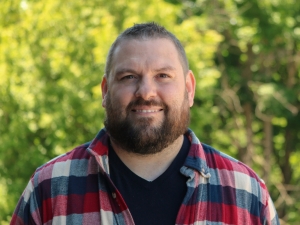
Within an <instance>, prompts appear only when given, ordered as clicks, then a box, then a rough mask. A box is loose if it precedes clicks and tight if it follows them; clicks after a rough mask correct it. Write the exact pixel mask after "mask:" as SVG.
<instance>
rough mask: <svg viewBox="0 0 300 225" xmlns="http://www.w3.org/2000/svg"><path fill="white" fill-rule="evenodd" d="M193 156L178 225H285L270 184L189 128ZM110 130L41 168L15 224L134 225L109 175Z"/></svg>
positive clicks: (20, 205)
mask: <svg viewBox="0 0 300 225" xmlns="http://www.w3.org/2000/svg"><path fill="white" fill-rule="evenodd" d="M186 135H187V136H188V138H189V140H190V141H191V148H190V151H189V155H188V157H187V159H186V161H185V164H184V166H183V167H182V168H181V173H182V174H184V175H185V176H187V177H189V179H188V181H187V187H188V191H187V193H186V196H185V198H184V200H183V202H182V205H181V207H180V210H179V212H178V215H177V219H176V224H199V225H200V224H210V225H217V224H218V225H219V224H238V225H241V224H243V225H244V224H246V225H251V224H253V225H254V224H255V225H258V224H279V221H278V217H277V213H276V211H275V208H274V205H273V203H272V200H271V199H270V196H269V193H268V191H267V188H266V186H265V184H264V183H263V182H262V181H261V179H259V177H258V176H257V175H256V174H255V173H254V172H253V171H252V170H251V169H250V168H249V167H247V166H246V165H244V164H242V163H241V162H239V161H237V160H235V159H233V158H231V157H229V156H227V155H225V154H223V153H221V152H219V151H216V150H215V149H213V148H212V147H210V146H208V145H205V144H201V143H200V142H199V140H198V139H197V137H196V136H195V134H194V133H193V132H192V131H191V130H189V131H188V132H187V133H186ZM108 138H109V136H108V135H107V133H106V131H105V129H103V130H101V131H100V132H99V134H98V135H97V137H96V138H95V139H94V140H93V141H92V142H91V143H87V144H84V145H81V146H79V147H77V148H75V149H74V150H72V151H70V152H68V153H66V154H64V155H61V156H59V157H57V158H55V159H53V160H51V161H49V162H48V163H46V164H45V165H43V166H41V167H40V168H38V169H37V170H36V171H35V173H34V174H33V176H32V177H31V179H30V181H29V183H28V185H27V187H26V189H25V190H24V192H23V195H22V196H21V198H20V200H19V203H18V205H17V207H16V209H15V212H14V214H13V217H12V221H11V224H13V225H15V224H16V225H17V224H18V225H22V224H103V225H117V224H119V225H133V224H134V221H133V219H132V216H131V214H130V211H129V209H128V207H127V205H126V203H125V202H124V200H123V198H122V196H121V194H120V193H119V191H118V190H117V189H116V187H115V185H114V184H113V182H112V181H111V179H110V177H109V165H108V145H107V143H108Z"/></svg>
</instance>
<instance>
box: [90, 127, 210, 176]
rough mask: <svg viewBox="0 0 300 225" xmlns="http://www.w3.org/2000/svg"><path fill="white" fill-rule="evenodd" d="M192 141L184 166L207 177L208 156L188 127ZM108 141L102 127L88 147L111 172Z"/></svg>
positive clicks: (104, 169)
mask: <svg viewBox="0 0 300 225" xmlns="http://www.w3.org/2000/svg"><path fill="white" fill-rule="evenodd" d="M185 135H186V136H187V137H188V139H189V140H190V142H191V146H190V150H189V153H188V156H187V158H186V160H185V163H184V166H185V167H188V168H191V169H193V170H197V171H198V172H199V173H200V174H202V175H203V176H205V177H210V174H209V168H208V166H207V161H206V156H205V152H204V149H203V147H202V145H201V143H200V141H199V139H198V138H197V137H196V135H195V133H194V132H193V131H192V130H191V129H188V131H187V132H186V133H185ZM108 142H109V136H108V134H107V131H106V129H105V128H103V129H101V130H100V131H99V133H98V134H97V136H96V137H95V138H94V140H93V141H92V142H91V144H90V145H89V147H88V149H87V150H88V151H89V152H90V154H92V155H94V156H95V158H96V160H97V162H98V163H99V165H100V169H101V170H102V172H105V173H107V174H109V166H108Z"/></svg>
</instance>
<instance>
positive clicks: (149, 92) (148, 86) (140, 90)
mask: <svg viewBox="0 0 300 225" xmlns="http://www.w3.org/2000/svg"><path fill="white" fill-rule="evenodd" d="M156 91H157V89H156V85H155V82H154V81H153V80H152V79H149V78H143V79H141V80H140V81H139V82H138V84H137V88H136V92H135V96H136V97H140V98H143V99H144V100H150V99H151V98H154V97H155V96H156V95H157V92H156Z"/></svg>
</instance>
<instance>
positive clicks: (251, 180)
mask: <svg viewBox="0 0 300 225" xmlns="http://www.w3.org/2000/svg"><path fill="white" fill-rule="evenodd" d="M201 145H202V148H203V150H204V152H205V155H206V162H207V165H208V167H209V173H210V175H211V177H210V181H209V182H210V184H212V185H214V186H215V187H218V188H219V189H222V192H225V190H228V189H230V190H231V191H234V192H233V196H232V197H234V199H235V200H234V201H235V202H234V204H235V205H237V206H239V207H241V208H245V209H248V210H249V211H251V210H253V209H254V208H253V206H254V205H255V206H256V207H255V209H256V210H257V212H256V213H257V214H259V213H258V212H259V211H260V210H262V209H263V208H264V207H266V206H267V205H268V201H269V199H270V196H269V193H268V190H267V187H266V185H265V183H264V181H263V180H262V179H261V178H260V177H259V176H258V175H257V173H256V172H254V170H253V169H251V168H250V167H249V166H247V165H246V164H244V163H242V162H240V161H239V160H237V159H235V158H233V157H231V156H229V155H227V154H224V153H222V152H220V151H218V150H216V149H214V148H213V147H211V146H209V145H206V144H201ZM252 213H253V212H252ZM254 214H255V213H254Z"/></svg>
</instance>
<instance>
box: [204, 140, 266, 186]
mask: <svg viewBox="0 0 300 225" xmlns="http://www.w3.org/2000/svg"><path fill="white" fill-rule="evenodd" d="M201 146H202V148H203V151H204V152H205V156H206V163H207V166H208V167H209V168H210V169H211V170H213V171H217V172H218V173H224V172H226V173H229V174H231V175H232V176H233V177H234V178H235V179H236V180H237V181H238V180H239V179H238V178H249V179H254V180H255V181H256V182H258V183H260V184H262V186H265V185H264V182H263V181H262V180H261V179H260V177H259V176H258V175H257V173H256V172H254V170H253V169H251V168H250V167H249V166H247V165H246V164H244V163H242V162H241V161H239V160H237V159H235V158H233V157H231V156H229V155H227V154H225V153H223V152H221V151H219V150H216V149H215V148H213V147H211V146H209V145H207V144H203V143H201Z"/></svg>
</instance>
